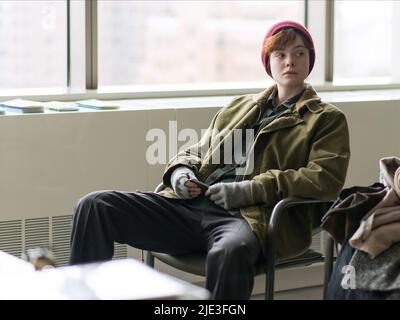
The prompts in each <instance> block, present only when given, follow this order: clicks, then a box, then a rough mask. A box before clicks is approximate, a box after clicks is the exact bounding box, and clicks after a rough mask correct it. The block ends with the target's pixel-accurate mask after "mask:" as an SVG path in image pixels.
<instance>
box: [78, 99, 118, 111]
mask: <svg viewBox="0 0 400 320" xmlns="http://www.w3.org/2000/svg"><path fill="white" fill-rule="evenodd" d="M76 103H77V104H78V106H79V107H82V108H90V109H97V110H113V109H118V108H119V105H117V104H116V103H113V102H110V101H102V100H97V99H88V100H81V101H77V102H76Z"/></svg>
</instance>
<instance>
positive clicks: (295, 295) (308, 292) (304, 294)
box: [251, 286, 323, 300]
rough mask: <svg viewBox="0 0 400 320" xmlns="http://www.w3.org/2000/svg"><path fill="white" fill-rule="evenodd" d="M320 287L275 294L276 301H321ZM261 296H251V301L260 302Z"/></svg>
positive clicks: (321, 289)
mask: <svg viewBox="0 0 400 320" xmlns="http://www.w3.org/2000/svg"><path fill="white" fill-rule="evenodd" d="M322 292H323V288H322V286H318V287H310V288H303V289H296V290H289V291H280V292H276V293H275V297H274V298H275V299H276V300H322ZM262 299H264V296H263V295H257V296H253V297H252V298H251V300H262Z"/></svg>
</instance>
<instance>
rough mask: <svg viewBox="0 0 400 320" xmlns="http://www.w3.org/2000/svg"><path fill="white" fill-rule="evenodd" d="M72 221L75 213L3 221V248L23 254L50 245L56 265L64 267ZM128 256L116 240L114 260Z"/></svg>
mask: <svg viewBox="0 0 400 320" xmlns="http://www.w3.org/2000/svg"><path fill="white" fill-rule="evenodd" d="M71 223H72V215H64V216H54V217H40V218H32V219H22V220H11V221H0V250H1V251H4V252H6V253H9V254H11V255H13V256H16V257H21V255H22V253H23V252H25V251H26V250H27V249H30V248H35V247H39V246H44V247H49V248H51V249H52V251H53V254H54V257H55V260H56V265H57V266H65V265H67V263H68V259H69V252H70V249H69V241H70V235H71V229H72V224H71ZM127 256H128V249H127V245H126V244H118V243H115V244H114V257H113V259H125V258H127Z"/></svg>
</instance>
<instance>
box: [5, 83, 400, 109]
mask: <svg viewBox="0 0 400 320" xmlns="http://www.w3.org/2000/svg"><path fill="white" fill-rule="evenodd" d="M315 88H316V90H317V92H318V94H319V95H320V96H321V98H322V100H323V101H326V102H331V103H346V102H365V101H394V100H397V101H399V100H400V88H399V87H398V86H393V87H384V88H381V87H380V88H379V89H377V88H376V87H374V88H370V89H368V90H367V89H366V88H365V87H364V88H363V90H360V89H359V88H358V89H357V88H356V87H346V88H344V87H342V88H341V89H343V90H342V91H338V90H335V91H333V90H331V89H332V86H331V87H329V86H316V87H315ZM263 89H264V88H256V89H254V88H252V89H243V88H242V89H237V91H235V92H232V91H229V90H232V89H229V90H228V89H227V90H226V92H220V94H219V95H216V94H215V93H216V92H209V94H206V93H207V92H203V93H204V95H203V94H201V95H199V92H197V96H195V95H194V92H191V93H192V95H189V96H183V97H173V95H171V96H170V97H168V96H167V97H165V96H164V97H158V96H157V94H154V92H152V94H150V93H148V95H149V96H148V97H147V98H137V96H138V93H137V92H135V93H132V92H99V91H97V90H87V91H85V92H77V91H74V90H67V89H62V88H54V89H52V90H51V91H49V90H47V89H46V90H45V91H44V90H43V89H30V90H23V92H24V93H26V95H22V94H20V95H14V96H13V95H10V96H2V98H0V100H1V101H6V100H9V99H14V98H16V97H20V98H24V99H31V100H37V101H43V102H45V101H52V100H58V101H76V100H82V99H89V98H96V99H104V100H112V101H116V102H118V103H119V104H120V108H119V109H117V110H107V111H108V112H110V111H128V110H149V109H150V110H151V109H176V108H212V107H215V108H221V107H223V106H225V105H227V104H228V103H229V102H230V101H231V100H232V99H233V98H234V97H235V96H238V95H241V94H247V93H256V92H260V91H262V90H263ZM344 89H347V90H344ZM221 90H222V89H221ZM18 91H20V92H21V93H22V90H18ZM228 91H229V92H228ZM12 92H13V93H16V92H17V91H15V90H13V91H12ZM1 93H4V91H0V96H1ZM9 93H11V91H10V92H9ZM188 93H189V92H188ZM139 96H140V95H139ZM97 111H99V110H91V109H83V108H82V109H81V110H80V111H79V112H97ZM49 113H51V114H60V113H64V114H65V113H76V112H55V111H47V110H46V112H45V114H49ZM38 114H43V113H35V114H30V115H38ZM6 115H21V114H19V113H8V112H7V113H6ZM24 115H26V114H24Z"/></svg>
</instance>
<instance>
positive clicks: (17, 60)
mask: <svg viewBox="0 0 400 320" xmlns="http://www.w3.org/2000/svg"><path fill="white" fill-rule="evenodd" d="M67 52H68V51H67V1H60V0H55V1H36V0H34V1H0V89H16V88H49V87H66V86H67Z"/></svg>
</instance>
